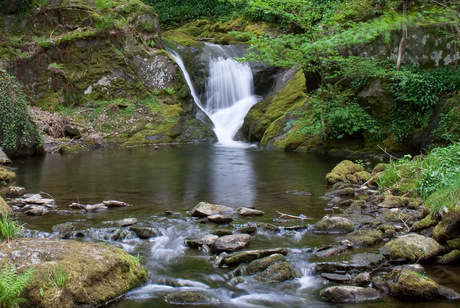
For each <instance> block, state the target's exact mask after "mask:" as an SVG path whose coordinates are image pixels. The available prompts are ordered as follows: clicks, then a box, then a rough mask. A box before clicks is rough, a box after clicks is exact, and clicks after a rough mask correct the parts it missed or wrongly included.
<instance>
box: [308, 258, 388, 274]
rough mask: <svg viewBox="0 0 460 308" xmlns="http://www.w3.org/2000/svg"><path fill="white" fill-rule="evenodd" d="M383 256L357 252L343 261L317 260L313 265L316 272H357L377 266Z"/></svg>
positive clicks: (381, 261) (382, 260)
mask: <svg viewBox="0 0 460 308" xmlns="http://www.w3.org/2000/svg"><path fill="white" fill-rule="evenodd" d="M384 261H385V257H384V256H382V255H381V254H376V253H358V254H354V255H352V256H351V257H350V258H349V260H345V261H344V262H319V263H316V265H315V270H316V272H317V273H349V274H358V273H362V272H365V271H371V270H373V269H375V268H377V267H379V266H380V265H381V264H382V263H383V262H384Z"/></svg>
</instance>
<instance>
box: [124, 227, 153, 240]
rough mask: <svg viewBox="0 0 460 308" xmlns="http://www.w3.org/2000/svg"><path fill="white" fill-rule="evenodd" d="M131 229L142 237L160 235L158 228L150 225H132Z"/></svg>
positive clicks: (147, 237)
mask: <svg viewBox="0 0 460 308" xmlns="http://www.w3.org/2000/svg"><path fill="white" fill-rule="evenodd" d="M129 230H131V231H133V232H134V233H135V234H136V235H137V237H138V238H140V239H143V240H145V239H149V238H152V237H156V236H158V234H159V232H158V230H156V229H154V228H149V227H139V226H131V227H130V228H129Z"/></svg>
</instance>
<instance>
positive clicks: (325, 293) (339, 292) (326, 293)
mask: <svg viewBox="0 0 460 308" xmlns="http://www.w3.org/2000/svg"><path fill="white" fill-rule="evenodd" d="M320 296H321V297H322V298H323V299H325V300H326V301H328V302H332V303H361V302H365V301H371V300H376V299H379V298H380V292H379V291H377V290H376V289H373V288H362V287H355V286H336V287H329V288H326V289H323V290H321V292H320Z"/></svg>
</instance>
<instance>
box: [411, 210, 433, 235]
mask: <svg viewBox="0 0 460 308" xmlns="http://www.w3.org/2000/svg"><path fill="white" fill-rule="evenodd" d="M438 217H439V216H438V215H436V214H434V213H430V214H428V215H426V216H425V218H423V219H422V220H419V221H416V222H415V223H414V224H413V225H412V227H411V230H412V231H414V232H419V231H422V230H424V229H427V228H429V227H433V226H436V225H437V224H438V222H439V218H438Z"/></svg>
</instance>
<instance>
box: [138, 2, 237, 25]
mask: <svg viewBox="0 0 460 308" xmlns="http://www.w3.org/2000/svg"><path fill="white" fill-rule="evenodd" d="M143 2H144V3H145V4H148V5H150V6H152V7H153V8H154V9H155V11H156V12H157V13H158V16H159V19H160V22H163V23H165V24H169V25H177V24H180V23H183V22H186V21H192V20H196V19H205V18H215V19H226V18H229V17H230V16H231V15H232V13H233V12H234V11H235V9H234V5H233V4H231V3H229V2H227V1H216V0H200V1H194V0H182V1H180V0H172V1H171V0H143Z"/></svg>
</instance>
